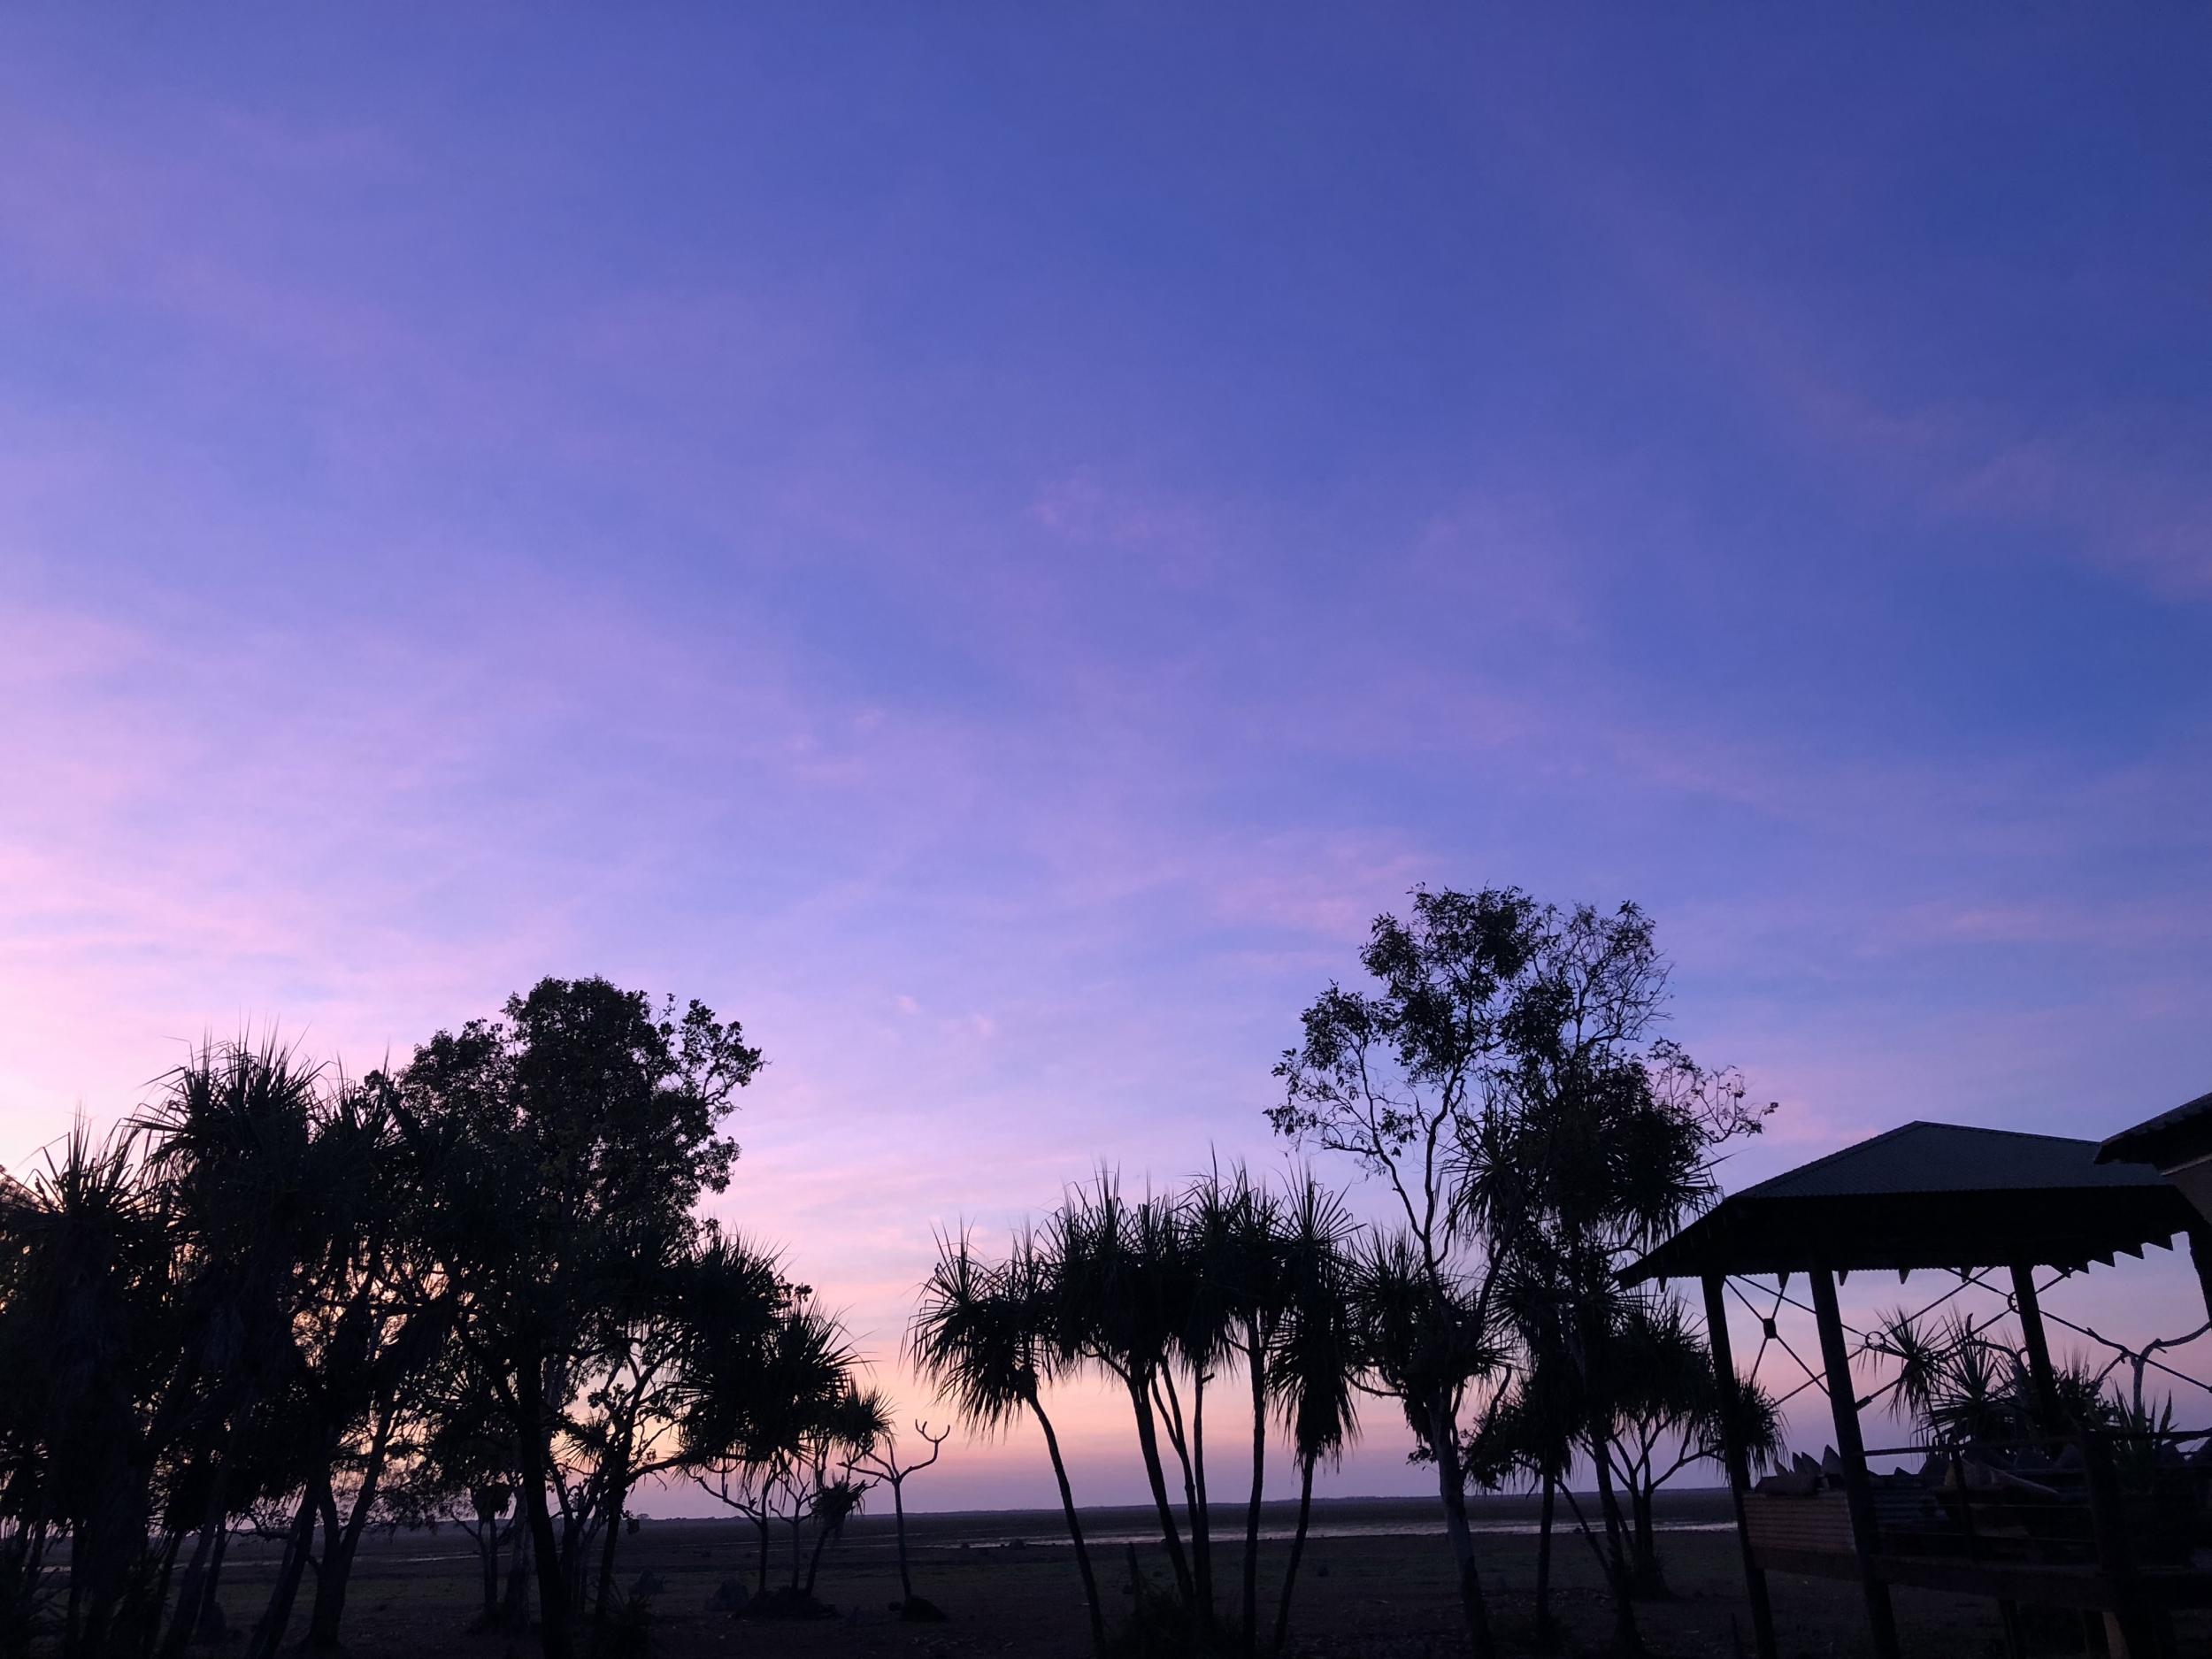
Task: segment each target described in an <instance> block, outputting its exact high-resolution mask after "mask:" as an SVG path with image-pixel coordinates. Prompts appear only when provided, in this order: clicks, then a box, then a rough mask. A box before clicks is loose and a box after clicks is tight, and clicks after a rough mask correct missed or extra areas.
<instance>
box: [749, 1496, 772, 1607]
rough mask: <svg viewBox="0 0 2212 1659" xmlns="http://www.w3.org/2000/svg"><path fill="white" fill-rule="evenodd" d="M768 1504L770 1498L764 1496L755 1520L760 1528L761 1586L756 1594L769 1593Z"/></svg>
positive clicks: (755, 1523)
mask: <svg viewBox="0 0 2212 1659" xmlns="http://www.w3.org/2000/svg"><path fill="white" fill-rule="evenodd" d="M767 1506H768V1500H767V1499H766V1498H765V1497H764V1498H762V1500H761V1511H760V1514H759V1516H758V1517H757V1519H756V1520H755V1522H754V1525H757V1526H758V1527H759V1528H760V1587H759V1588H758V1589H757V1590H756V1591H754V1592H753V1594H756V1595H766V1594H768V1544H769V1527H768V1507H767Z"/></svg>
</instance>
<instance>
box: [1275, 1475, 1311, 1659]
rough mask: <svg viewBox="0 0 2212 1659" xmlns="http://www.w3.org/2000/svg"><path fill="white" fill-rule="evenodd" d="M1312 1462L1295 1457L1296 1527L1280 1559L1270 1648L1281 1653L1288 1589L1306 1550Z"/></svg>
mask: <svg viewBox="0 0 2212 1659" xmlns="http://www.w3.org/2000/svg"><path fill="white" fill-rule="evenodd" d="M1313 1463H1314V1460H1313V1459H1312V1458H1310V1457H1301V1458H1300V1459H1299V1460H1298V1530H1297V1531H1296V1532H1293V1533H1292V1534H1291V1535H1290V1559H1289V1560H1288V1561H1286V1562H1285V1563H1283V1594H1282V1598H1281V1599H1280V1600H1279V1601H1277V1602H1276V1603H1275V1640H1274V1642H1273V1643H1272V1644H1271V1647H1270V1649H1269V1650H1270V1651H1271V1652H1273V1653H1278V1654H1279V1653H1281V1652H1282V1650H1283V1641H1284V1640H1285V1638H1286V1637H1287V1636H1289V1634H1290V1593H1291V1591H1292V1590H1293V1589H1294V1587H1295V1586H1296V1585H1297V1583H1298V1563H1299V1561H1300V1559H1301V1558H1302V1557H1303V1556H1304V1555H1305V1553H1306V1523H1307V1521H1308V1520H1309V1519H1310V1518H1311V1517H1312V1515H1313Z"/></svg>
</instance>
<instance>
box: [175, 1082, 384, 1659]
mask: <svg viewBox="0 0 2212 1659" xmlns="http://www.w3.org/2000/svg"><path fill="white" fill-rule="evenodd" d="M164 1085H165V1087H164V1091H163V1094H162V1095H161V1097H160V1098H159V1099H158V1100H157V1102H155V1103H154V1104H153V1105H152V1106H151V1107H150V1108H149V1109H148V1110H147V1111H146V1112H145V1113H144V1114H143V1116H142V1118H140V1119H139V1123H138V1126H139V1127H141V1128H142V1129H143V1130H144V1131H145V1132H146V1133H147V1134H148V1136H149V1138H150V1152H149V1156H148V1165H149V1168H150V1171H151V1172H152V1173H153V1175H154V1176H155V1178H156V1179H157V1180H159V1181H160V1182H161V1183H162V1184H163V1186H164V1187H165V1190H166V1192H167V1194H168V1195H169V1202H170V1203H171V1204H172V1206H173V1212H174V1217H175V1219H174V1223H173V1233H174V1237H175V1240H176V1242H177V1244H178V1245H179V1247H180V1254H181V1256H182V1257H183V1259H184V1261H185V1263H186V1266H185V1268H184V1272H185V1274H186V1276H187V1282H186V1284H185V1286H184V1291H183V1295H184V1300H185V1305H186V1307H187V1309H188V1312H189V1318H190V1321H191V1329H192V1331H193V1333H194V1334H195V1337H196V1344H195V1348H194V1351H193V1352H192V1353H191V1354H190V1356H188V1368H189V1370H190V1371H191V1372H192V1378H191V1386H190V1388H189V1391H188V1393H189V1397H190V1398H191V1399H192V1401H193V1404H192V1406H191V1407H190V1409H189V1417H190V1422H189V1424H188V1433H190V1434H191V1436H192V1438H193V1439H195V1440H197V1441H198V1442H199V1449H200V1454H201V1458H202V1460H203V1463H202V1466H203V1468H204V1471H205V1473H204V1480H203V1481H202V1483H201V1484H202V1486H204V1501H203V1502H202V1503H201V1505H200V1507H199V1513H198V1514H197V1515H196V1516H193V1517H180V1519H187V1520H188V1522H191V1523H196V1527H197V1532H198V1536H197V1538H196V1540H195V1543H194V1546H193V1553H192V1557H191V1560H190V1561H189V1563H188V1564H187V1566H186V1569H185V1573H184V1578H183V1581H182V1587H181V1588H180V1592H179V1594H178V1598H177V1606H176V1610H175V1612H174V1614H173V1618H172V1622H171V1624H170V1628H169V1632H168V1634H167V1636H166V1637H165V1640H164V1642H163V1645H162V1652H163V1655H164V1659H175V1655H179V1654H181V1653H182V1651H183V1649H184V1646H185V1644H186V1643H187V1642H188V1641H189V1640H191V1639H192V1636H193V1634H194V1633H195V1632H196V1630H197V1629H198V1625H199V1620H200V1617H201V1614H202V1611H203V1603H204V1599H205V1596H206V1594H207V1590H208V1569H209V1562H210V1559H211V1555H213V1553H214V1550H215V1547H216V1544H217V1541H218V1540H219V1537H220V1536H221V1533H222V1530H223V1526H224V1522H225V1519H226V1517H227V1516H228V1515H229V1514H230V1513H231V1512H232V1511H233V1510H234V1509H235V1508H237V1507H238V1506H239V1503H240V1502H242V1501H243V1500H244V1499H245V1498H246V1497H248V1496H250V1494H245V1493H242V1492H241V1491H239V1490H238V1489H237V1481H236V1476H237V1473H238V1466H237V1459H236V1458H235V1457H234V1455H233V1454H234V1446H235V1441H236V1438H237V1435H238V1433H239V1431H240V1429H241V1427H242V1425H243V1424H244V1422H245V1421H246V1419H247V1418H248V1417H250V1415H251V1414H252V1413H253V1412H255V1411H256V1410H257V1409H259V1408H260V1407H261V1406H262V1405H263V1404H264V1402H267V1401H268V1400H270V1399H272V1398H273V1397H274V1396H275V1394H277V1392H278V1391H279V1390H280V1388H282V1387H283V1386H285V1385H286V1384H288V1382H289V1381H290V1380H292V1379H293V1378H294V1376H295V1375H296V1373H297V1371H298V1370H299V1368H300V1364H301V1360H300V1356H299V1353H298V1349H297V1347H296V1339H295V1333H294V1321H295V1317H296V1314H297V1312H298V1309H297V1307H296V1294H295V1293H296V1286H297V1283H298V1280H299V1277H300V1274H299V1268H300V1266H301V1264H302V1263H308V1262H315V1261H319V1259H320V1257H321V1255H322V1250H321V1248H320V1242H319V1241H320V1237H321V1233H322V1231H323V1229H324V1225H325V1220H326V1217H324V1215H323V1210H324V1208H325V1206H326V1202H327V1201H328V1199H329V1196H330V1194H331V1192H332V1190H334V1186H335V1185H336V1184H339V1183H341V1182H342V1176H343V1173H344V1172H343V1171H342V1170H341V1169H339V1168H338V1167H337V1166H336V1164H334V1162H333V1161H331V1160H327V1159H322V1158H319V1157H318V1156H316V1145H317V1136H316V1128H317V1124H318V1121H319V1118H320V1116H321V1114H322V1112H323V1110H324V1100H323V1091H322V1086H321V1068H320V1067H319V1066H316V1065H312V1064H307V1063H305V1062H304V1061H303V1060H302V1058H301V1057H300V1056H299V1054H298V1053H297V1051H296V1049H293V1048H287V1047H284V1046H282V1045H281V1044H280V1043H278V1042H277V1041H275V1040H274V1039H273V1038H272V1039H267V1040H265V1041H263V1042H261V1043H260V1044H258V1045H254V1044H250V1043H248V1042H244V1041H240V1042H234V1043H226V1044H221V1045H217V1044H209V1045H207V1046H206V1047H204V1048H202V1049H201V1050H200V1051H199V1052H198V1053H196V1055H194V1056H192V1057H191V1059H189V1060H188V1061H187V1062H186V1063H185V1064H182V1065H180V1066H179V1067H178V1068H177V1069H176V1070H175V1071H172V1072H171V1073H170V1074H169V1075H168V1077H167V1078H166V1079H164Z"/></svg>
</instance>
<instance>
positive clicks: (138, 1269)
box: [0, 1124, 174, 1655]
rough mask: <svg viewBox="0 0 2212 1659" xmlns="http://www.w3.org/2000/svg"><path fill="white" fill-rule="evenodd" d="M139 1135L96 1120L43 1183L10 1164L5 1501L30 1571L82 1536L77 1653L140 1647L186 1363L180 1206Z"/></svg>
mask: <svg viewBox="0 0 2212 1659" xmlns="http://www.w3.org/2000/svg"><path fill="white" fill-rule="evenodd" d="M139 1145H140V1142H139V1139H138V1137H137V1135H136V1134H135V1133H134V1132H133V1131H129V1130H126V1131H124V1132H122V1133H119V1134H117V1135H115V1136H112V1137H110V1138H109V1139H107V1140H104V1141H100V1140H96V1139H95V1138H94V1137H93V1136H92V1135H91V1133H89V1132H88V1130H87V1129H86V1128H85V1126H84V1125H81V1124H80V1125H77V1127H76V1128H75V1129H73V1131H72V1132H71V1133H70V1135H69V1137H68V1139H67V1140H66V1141H65V1142H64V1144H63V1147H62V1149H61V1150H60V1152H59V1153H58V1155H55V1154H49V1156H48V1158H47V1162H46V1167H45V1168H44V1169H43V1170H42V1171H38V1172H36V1173H35V1174H34V1175H32V1176H31V1178H30V1179H28V1180H22V1181H19V1180H16V1179H13V1178H12V1177H4V1176H0V1409H4V1417H5V1423H4V1429H5V1433H6V1439H7V1447H6V1451H7V1454H8V1463H7V1467H6V1470H5V1486H4V1488H0V1510H4V1513H5V1516H6V1518H7V1519H8V1521H9V1522H10V1523H12V1526H13V1528H14V1530H15V1532H16V1534H17V1537H18V1538H19V1540H26V1541H27V1549H28V1550H29V1552H30V1554H29V1556H28V1557H27V1559H26V1560H24V1561H23V1562H21V1563H18V1564H19V1567H20V1569H21V1570H22V1571H23V1574H24V1576H25V1578H26V1580H27V1581H28V1580H31V1579H35V1576H36V1572H37V1568H38V1562H37V1560H36V1559H35V1556H36V1554H37V1553H38V1550H39V1547H40V1545H41V1544H42V1540H43V1539H44V1538H45V1536H46V1535H47V1533H48V1532H50V1531H51V1530H58V1529H61V1528H66V1529H67V1531H68V1532H69V1536H70V1540H71V1549H70V1560H69V1588H68V1601H67V1616H66V1623H65V1627H64V1630H63V1635H62V1646H63V1651H64V1652H65V1653H66V1654H71V1655H75V1654H85V1655H103V1654H105V1653H106V1652H107V1651H109V1649H110V1647H111V1643H112V1644H113V1645H115V1646H118V1647H129V1646H134V1645H135V1643H134V1640H133V1638H132V1636H130V1635H128V1634H127V1633H126V1632H124V1631H122V1630H121V1629H120V1628H119V1623H120V1621H119V1617H118V1616H119V1613H121V1612H122V1611H123V1610H124V1607H125V1603H126V1600H127V1592H128V1590H129V1588H130V1586H131V1585H132V1583H133V1582H134V1577H135V1570H136V1568H137V1567H138V1565H139V1563H140V1561H141V1558H142V1556H143V1555H144V1552H145V1548H146V1527H147V1521H148V1515H149V1490H148V1487H149V1482H150V1477H151V1473H152V1465H153V1460H154V1457H155V1455H156V1454H157V1450H158V1448H157V1445H156V1444H155V1443H154V1441H153V1439H152V1434H151V1424H150V1412H151V1407H152V1402H153V1401H154V1400H155V1399H156V1398H157V1395H158V1394H159V1393H160V1392H161V1390H162V1388H163V1386H164V1384H165V1381H166V1379H167V1377H168V1374H169V1372H170V1371H171V1370H172V1369H173V1367H172V1364H171V1363H170V1360H169V1355H170V1353H171V1351H172V1348H173V1341H172V1339H173V1335H174V1326H173V1313H174V1303H173V1281H172V1278H171V1271H170V1260H171V1258H170V1251H169V1241H168V1237H167V1228H166V1217H165V1214H164V1212H163V1210H162V1207H161V1194H159V1193H158V1192H157V1191H156V1190H154V1189H152V1188H151V1187H150V1186H149V1184H148V1183H147V1182H146V1180H145V1179H144V1178H143V1171H142V1166H141V1164H140V1163H139V1160H138V1156H137V1154H138V1149H139ZM138 1610H139V1611H140V1612H142V1613H143V1614H145V1615H146V1616H147V1617H151V1615H152V1611H153V1610H152V1609H143V1608H142V1609H138Z"/></svg>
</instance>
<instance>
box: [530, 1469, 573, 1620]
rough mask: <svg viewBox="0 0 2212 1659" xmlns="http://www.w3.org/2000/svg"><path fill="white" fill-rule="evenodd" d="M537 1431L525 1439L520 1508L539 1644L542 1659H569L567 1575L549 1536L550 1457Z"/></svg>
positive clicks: (559, 1549) (557, 1547) (551, 1518)
mask: <svg viewBox="0 0 2212 1659" xmlns="http://www.w3.org/2000/svg"><path fill="white" fill-rule="evenodd" d="M541 1432H542V1431H541V1430H537V1429H533V1430H532V1431H531V1432H530V1434H529V1435H528V1437H527V1439H526V1450H525V1452H524V1456H525V1458H526V1460H527V1461H526V1463H524V1465H523V1471H522V1512H523V1516H524V1518H525V1519H526V1521H527V1522H528V1524H529V1527H530V1559H531V1563H532V1564H533V1565H534V1567H535V1568H536V1569H537V1578H538V1641H539V1645H540V1646H541V1647H542V1649H543V1650H544V1653H545V1659H569V1655H570V1654H571V1653H572V1652H573V1651H574V1648H575V1644H574V1641H573V1640H572V1638H571V1635H570V1632H569V1628H568V1575H567V1574H566V1573H565V1572H564V1571H562V1568H561V1546H560V1540H557V1539H556V1538H555V1537H554V1536H553V1516H552V1513H551V1511H550V1510H549V1509H547V1507H546V1502H545V1483H546V1481H547V1479H549V1471H548V1469H547V1464H548V1463H549V1462H550V1461H551V1460H550V1459H549V1456H548V1455H547V1453H546V1448H545V1443H544V1441H543V1440H541V1438H540V1435H541Z"/></svg>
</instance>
